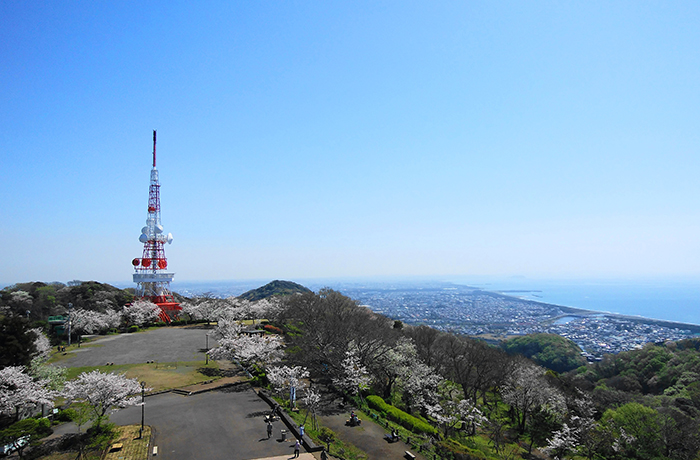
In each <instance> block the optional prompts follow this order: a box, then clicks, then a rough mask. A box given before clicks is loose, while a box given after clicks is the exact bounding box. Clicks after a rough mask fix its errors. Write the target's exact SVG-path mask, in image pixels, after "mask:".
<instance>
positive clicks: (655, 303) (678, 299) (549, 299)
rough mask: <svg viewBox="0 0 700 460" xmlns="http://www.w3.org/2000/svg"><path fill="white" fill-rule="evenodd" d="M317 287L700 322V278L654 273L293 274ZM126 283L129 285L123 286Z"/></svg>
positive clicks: (196, 289) (229, 284) (230, 289)
mask: <svg viewBox="0 0 700 460" xmlns="http://www.w3.org/2000/svg"><path fill="white" fill-rule="evenodd" d="M269 281H272V280H239V281H236V280H230V281H196V282H177V281H174V282H173V284H172V289H173V291H176V292H179V293H181V294H183V295H185V296H192V295H201V294H203V293H210V294H212V295H214V296H217V297H226V296H230V295H240V294H242V293H243V292H245V291H247V290H249V289H255V288H257V287H260V286H263V285H264V284H266V283H268V282H269ZM289 281H294V282H297V283H299V284H302V285H304V286H306V287H308V288H309V289H312V290H314V291H318V289H320V288H322V287H330V288H332V289H336V290H338V291H340V292H343V291H344V290H348V291H353V290H355V289H350V287H357V286H365V287H371V288H373V289H382V288H386V289H392V290H396V289H397V287H398V288H399V289H401V288H410V287H415V288H421V287H424V286H435V285H436V284H438V285H443V286H447V285H448V283H452V284H457V285H464V286H472V287H476V288H480V289H483V290H486V291H492V292H499V293H503V294H506V295H511V296H514V297H519V298H522V299H526V300H534V301H537V302H544V303H550V304H555V305H563V306H567V307H575V308H582V309H585V310H594V311H600V312H608V313H617V314H621V315H631V316H641V317H644V318H650V319H661V320H667V321H675V322H680V323H690V324H699V325H700V278H697V279H691V278H673V279H670V278H657V279H558V280H555V279H534V278H532V279H531V278H526V277H510V278H505V277H504V278H498V277H435V278H392V279H384V278H365V279H355V278H348V279H339V278H336V279H307V280H304V279H301V280H296V279H291V280H289ZM124 287H127V286H124Z"/></svg>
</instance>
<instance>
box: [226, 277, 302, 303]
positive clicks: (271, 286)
mask: <svg viewBox="0 0 700 460" xmlns="http://www.w3.org/2000/svg"><path fill="white" fill-rule="evenodd" d="M310 292H313V291H312V290H311V289H309V288H307V287H305V286H302V285H301V284H298V283H295V282H293V281H282V280H274V281H271V282H269V283H267V284H266V285H265V286H262V287H259V288H257V289H251V290H250V291H247V292H244V293H243V294H241V295H239V296H238V298H239V299H244V300H249V301H251V302H254V301H257V300H262V299H266V298H268V297H272V296H275V295H276V296H288V295H292V294H306V293H310Z"/></svg>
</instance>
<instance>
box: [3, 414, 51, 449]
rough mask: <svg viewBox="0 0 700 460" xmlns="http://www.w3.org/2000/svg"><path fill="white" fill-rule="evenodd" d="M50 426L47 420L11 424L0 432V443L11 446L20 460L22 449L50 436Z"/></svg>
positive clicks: (22, 421)
mask: <svg viewBox="0 0 700 460" xmlns="http://www.w3.org/2000/svg"><path fill="white" fill-rule="evenodd" d="M51 432H52V431H51V424H50V423H49V421H48V420H47V419H39V420H37V419H34V418H27V419H24V420H20V421H19V422H16V423H13V424H12V425H10V426H9V427H7V428H5V429H4V430H2V431H0V443H2V445H8V444H10V445H12V448H13V450H15V451H16V452H17V455H19V458H22V454H23V452H24V449H26V448H27V447H29V446H30V445H34V444H36V442H37V441H38V440H39V439H41V438H44V437H46V436H48V435H49V434H51Z"/></svg>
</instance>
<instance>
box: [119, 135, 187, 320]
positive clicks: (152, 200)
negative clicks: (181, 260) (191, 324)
mask: <svg viewBox="0 0 700 460" xmlns="http://www.w3.org/2000/svg"><path fill="white" fill-rule="evenodd" d="M139 241H140V242H142V243H143V254H142V256H141V258H140V259H139V258H136V259H134V260H132V262H131V263H132V265H133V266H134V270H135V273H134V283H136V286H137V287H136V297H137V298H140V299H144V300H148V301H151V302H153V303H154V304H156V305H158V306H159V307H160V310H161V311H160V317H161V319H162V320H163V321H165V322H170V319H171V317H175V316H177V312H178V311H180V310H182V308H181V307H180V304H178V303H177V302H176V301H175V298H174V297H173V294H172V292H171V291H170V282H171V281H172V280H173V277H174V276H175V274H174V273H167V272H166V271H165V270H166V269H167V268H168V259H167V258H166V257H165V243H168V244H170V243H172V241H173V235H172V233H168V234H167V235H166V234H165V233H164V232H163V225H161V222H160V183H159V181H158V169H157V168H156V131H155V130H154V131H153V169H151V185H150V187H149V189H148V217H147V218H146V226H145V227H143V228H142V229H141V236H140V237H139Z"/></svg>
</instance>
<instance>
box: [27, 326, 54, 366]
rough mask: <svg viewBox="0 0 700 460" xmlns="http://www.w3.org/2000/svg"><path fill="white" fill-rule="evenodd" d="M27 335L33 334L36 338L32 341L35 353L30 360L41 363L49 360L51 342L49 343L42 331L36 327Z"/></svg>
mask: <svg viewBox="0 0 700 460" xmlns="http://www.w3.org/2000/svg"><path fill="white" fill-rule="evenodd" d="M29 333H30V334H34V335H35V337H36V338H35V339H34V348H35V351H34V355H33V356H32V359H37V358H39V359H40V360H42V361H46V360H47V359H49V357H50V356H51V342H50V341H49V338H48V337H46V334H44V331H42V330H41V329H40V328H38V327H37V328H34V329H30V330H29Z"/></svg>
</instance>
